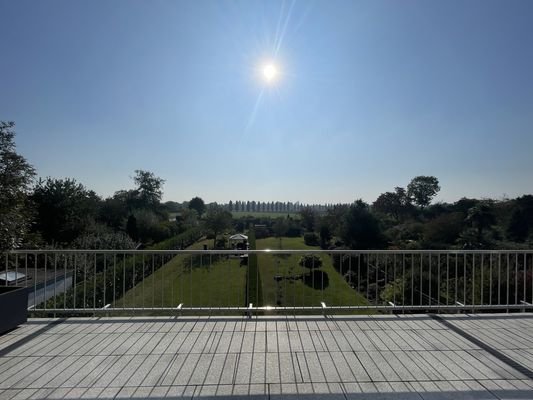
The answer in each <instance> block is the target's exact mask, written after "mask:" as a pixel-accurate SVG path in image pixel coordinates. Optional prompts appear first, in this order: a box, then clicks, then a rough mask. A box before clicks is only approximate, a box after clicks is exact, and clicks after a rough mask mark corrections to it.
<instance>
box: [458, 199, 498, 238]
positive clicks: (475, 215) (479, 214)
mask: <svg viewBox="0 0 533 400" xmlns="http://www.w3.org/2000/svg"><path fill="white" fill-rule="evenodd" d="M465 221H466V222H467V223H469V224H470V225H471V226H472V228H475V229H477V239H478V241H481V239H482V237H483V230H484V229H487V228H489V227H490V226H492V225H494V223H495V222H496V218H495V217H494V214H493V213H492V210H491V204H490V203H488V202H479V203H478V204H477V205H475V206H474V207H472V208H470V209H469V210H468V214H467V216H466V220H465Z"/></svg>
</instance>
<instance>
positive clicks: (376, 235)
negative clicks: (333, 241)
mask: <svg viewBox="0 0 533 400" xmlns="http://www.w3.org/2000/svg"><path fill="white" fill-rule="evenodd" d="M340 233H341V238H342V240H343V241H344V243H345V244H346V246H348V247H349V248H351V249H374V248H379V247H380V246H381V245H382V244H383V235H382V233H381V229H380V227H379V223H378V220H377V219H376V217H374V215H372V214H371V213H370V210H369V207H368V205H367V204H366V203H364V202H363V201H362V200H357V201H356V202H355V203H354V204H352V205H351V206H350V208H349V209H348V212H347V214H346V217H345V219H344V221H343V224H342V226H341V232H340Z"/></svg>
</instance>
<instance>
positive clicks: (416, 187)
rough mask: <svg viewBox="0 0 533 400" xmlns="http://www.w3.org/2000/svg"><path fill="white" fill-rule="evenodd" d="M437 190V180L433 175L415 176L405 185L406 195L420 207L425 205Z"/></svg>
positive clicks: (438, 187)
mask: <svg viewBox="0 0 533 400" xmlns="http://www.w3.org/2000/svg"><path fill="white" fill-rule="evenodd" d="M439 191H440V186H439V180H438V179H437V178H436V177H434V176H417V177H415V178H413V179H412V180H411V182H410V183H409V185H407V196H409V198H410V199H411V200H412V201H413V202H414V203H415V204H417V205H419V206H420V207H422V208H424V207H427V206H428V205H429V204H430V203H431V200H432V199H433V197H435V196H436V194H437V193H438V192H439Z"/></svg>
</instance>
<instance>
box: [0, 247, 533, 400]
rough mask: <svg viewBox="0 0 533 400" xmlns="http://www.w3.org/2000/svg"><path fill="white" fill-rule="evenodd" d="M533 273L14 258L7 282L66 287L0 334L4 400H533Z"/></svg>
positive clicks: (391, 260)
mask: <svg viewBox="0 0 533 400" xmlns="http://www.w3.org/2000/svg"><path fill="white" fill-rule="evenodd" d="M235 252H236V254H233V253H235ZM243 254H245V255H248V260H247V261H245V260H246V259H244V260H243V258H242V257H240V256H241V255H243ZM313 255H315V256H316V257H312V256H313ZM304 256H309V257H308V258H304V261H302V262H300V260H302V257H304ZM319 260H320V261H319ZM532 261H533V260H532V253H530V252H513V251H509V252H438V251H435V252H377V251H376V252H368V251H366V252H360V251H342V252H335V251H307V250H306V251H301V252H298V251H294V250H292V251H279V252H276V251H254V250H247V251H231V252H221V251H207V252H204V251H172V252H168V251H167V252H142V251H137V252H120V253H119V252H116V251H114V252H113V251H98V252H91V251H83V252H79V251H61V252H58V251H55V252H53V251H31V252H22V251H19V252H11V253H9V254H8V255H7V256H6V259H5V263H6V270H13V271H20V270H22V272H23V273H26V270H27V269H28V270H29V271H28V272H35V271H30V270H32V269H33V270H35V269H42V272H43V273H44V274H45V275H46V276H47V281H50V279H52V280H53V279H54V277H58V281H59V283H58V282H56V284H54V285H51V286H50V287H51V289H50V290H53V293H47V290H46V289H43V288H41V289H38V290H41V291H43V290H44V293H42V301H41V302H39V296H38V295H35V293H34V295H35V296H34V297H35V299H36V301H35V304H34V305H32V306H30V307H29V310H28V312H29V314H30V315H31V316H33V317H35V316H40V318H30V319H29V320H28V322H27V323H25V324H23V325H22V326H20V327H19V328H17V329H15V330H12V331H10V332H8V333H7V334H4V335H2V336H0V399H2V400H4V399H6V400H7V399H30V398H31V399H45V398H46V399H52V398H61V399H74V398H76V399H77V398H89V399H97V398H107V399H123V398H216V399H220V398H236V397H251V398H265V399H266V398H304V399H305V398H317V399H319V398H320V399H322V398H324V399H334V398H335V399H337V398H338V399H388V398H391V399H392V398H393V399H417V400H421V399H454V400H455V399H532V398H533V316H532V315H531V314H530V313H529V312H526V311H529V310H530V309H531V293H532V289H531V284H532V283H531V271H532V270H533V265H532ZM306 263H307V264H308V265H306ZM313 263H316V265H313ZM318 264H320V265H318ZM316 271H318V273H317V272H316ZM64 276H71V277H72V280H73V282H71V284H68V285H67V283H66V282H63V283H62V282H61V281H60V279H59V277H64ZM326 276H327V278H326ZM402 277H403V279H402ZM411 282H413V283H414V285H411V284H410V283H411ZM215 283H216V284H215ZM28 289H29V290H30V292H31V291H32V290H34V289H35V288H31V287H28ZM482 311H483V312H484V313H480V312H482ZM518 311H521V312H518ZM414 312H418V313H416V314H415V313H414ZM362 313H364V314H365V315H361V314H362ZM316 314H319V315H316Z"/></svg>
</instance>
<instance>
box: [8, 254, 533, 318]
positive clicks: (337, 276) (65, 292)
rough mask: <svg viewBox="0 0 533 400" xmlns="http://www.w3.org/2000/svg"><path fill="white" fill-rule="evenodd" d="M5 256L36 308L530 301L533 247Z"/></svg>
mask: <svg viewBox="0 0 533 400" xmlns="http://www.w3.org/2000/svg"><path fill="white" fill-rule="evenodd" d="M3 258H4V261H3V263H4V266H3V268H0V279H1V278H2V277H4V278H5V279H4V281H3V283H2V285H6V286H8V285H10V284H11V283H10V280H9V279H7V278H8V276H9V277H11V278H12V283H13V284H16V285H18V286H25V287H27V288H28V310H29V311H31V312H32V313H35V314H36V315H39V314H46V315H49V314H71V315H82V314H99V313H105V314H108V313H119V314H128V315H132V314H134V315H138V314H141V315H142V314H169V313H170V314H181V313H184V312H190V313H198V314H199V313H215V312H220V313H226V314H243V313H245V314H248V315H252V314H254V313H264V314H268V313H285V314H287V313H307V312H323V313H332V312H337V313H351V312H364V313H368V312H383V311H385V312H459V311H462V310H464V311H473V312H474V311H475V312H480V311H509V310H522V311H525V310H527V309H532V308H533V251H515V250H509V251H507V250H505V251H500V250H498V251H492V250H488V251H481V250H479V251H454V250H425V251H411V250H409V251H399V250H394V251H373V250H361V251H360V250H161V251H152V250H128V251H123V250H15V251H10V252H7V253H4V255H3ZM0 265H1V264H0ZM2 272H5V274H2ZM0 282H2V281H1V280H0Z"/></svg>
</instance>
